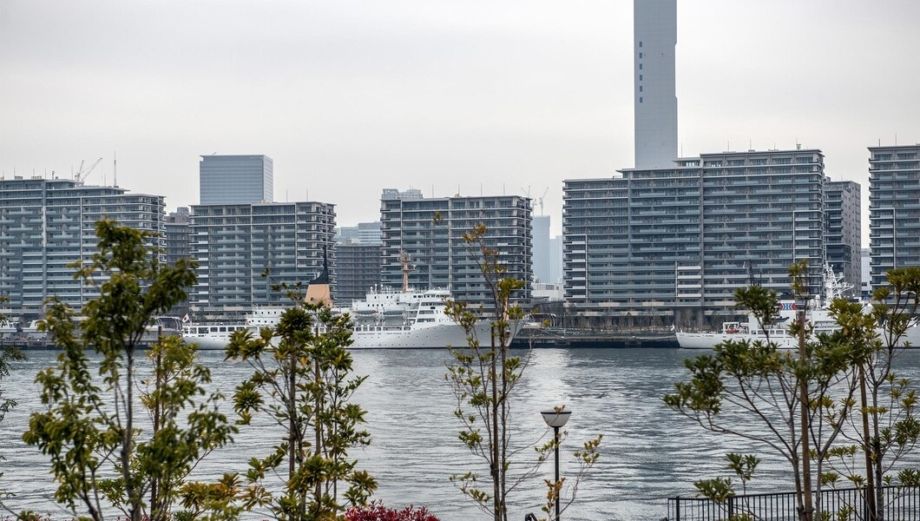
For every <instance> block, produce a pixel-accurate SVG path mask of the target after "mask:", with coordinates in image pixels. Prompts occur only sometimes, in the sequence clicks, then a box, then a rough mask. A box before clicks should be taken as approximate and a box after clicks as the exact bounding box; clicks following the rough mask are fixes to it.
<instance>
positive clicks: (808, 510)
mask: <svg viewBox="0 0 920 521" xmlns="http://www.w3.org/2000/svg"><path fill="white" fill-rule="evenodd" d="M805 341H806V339H805V310H804V309H802V310H800V311H799V362H801V363H802V365H803V366H804V365H805V364H807V363H808V353H806V346H805ZM799 407H800V409H801V411H800V412H801V429H802V481H803V483H802V509H803V510H802V512H801V513H800V519H802V521H812V516H813V514H814V505H813V503H812V499H813V498H812V493H811V451H810V449H811V443H810V440H809V429H810V426H809V417H808V412H809V403H808V380H806V379H805V378H802V379H800V381H799Z"/></svg>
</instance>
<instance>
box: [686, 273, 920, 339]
mask: <svg viewBox="0 0 920 521" xmlns="http://www.w3.org/2000/svg"><path fill="white" fill-rule="evenodd" d="M848 289H850V287H849V285H848V284H845V283H843V282H842V280H841V278H840V277H838V276H837V275H836V274H834V271H833V270H832V269H831V267H830V266H829V265H825V267H824V295H823V302H818V301H817V300H815V301H813V302H811V303H810V305H809V306H808V309H807V310H806V312H805V320H806V321H807V322H808V323H809V324H810V325H811V326H813V335H812V339H814V337H815V336H817V335H819V334H821V333H833V332H834V331H836V330H837V329H839V327H840V326H839V325H838V324H837V321H836V320H835V319H834V317H833V316H832V315H831V313H830V311H829V310H828V308H829V307H830V303H831V302H833V300H834V299H835V298H838V297H840V296H841V295H843V293H844V292H845V291H846V290H848ZM779 304H780V309H779V310H777V316H776V319H775V320H774V322H773V323H772V324H767V325H762V324H760V322H759V321H758V320H757V318H756V317H754V316H753V315H750V314H749V315H748V318H747V322H723V323H722V329H721V330H720V331H702V332H692V331H677V333H676V335H677V343H678V344H679V345H680V347H681V348H683V349H713V348H714V347H716V346H717V345H719V344H721V343H723V342H727V341H739V340H746V341H748V342H757V341H759V342H767V341H769V342H771V343H773V344H775V345H776V347H777V349H798V347H799V339H798V337H796V336H794V335H792V334H791V333H790V332H789V326H790V325H791V324H792V323H793V322H794V321H795V320H796V318H797V317H796V315H797V310H796V303H795V302H794V301H791V300H790V301H781V302H780V303H779ZM879 335H880V336H882V337H884V336H885V335H886V334H885V332H884V331H881V330H880V331H879ZM898 345H901V346H904V345H909V346H911V347H918V346H920V324H918V323H917V321H914V322H913V323H912V324H911V325H910V327H908V329H907V331H906V332H905V333H904V335H903V336H902V338H900V339H899V342H898Z"/></svg>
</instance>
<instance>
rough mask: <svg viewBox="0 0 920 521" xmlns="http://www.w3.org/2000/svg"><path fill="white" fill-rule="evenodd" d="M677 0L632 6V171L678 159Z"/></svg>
mask: <svg viewBox="0 0 920 521" xmlns="http://www.w3.org/2000/svg"><path fill="white" fill-rule="evenodd" d="M676 46H677V0H634V1H633V52H634V53H635V56H634V57H633V63H634V71H633V74H634V80H635V92H634V96H635V100H634V103H633V107H634V108H635V135H634V138H635V140H636V143H635V145H636V169H650V168H670V167H671V166H673V164H674V160H675V159H676V158H677V92H676V82H675V51H676V49H675V47H676Z"/></svg>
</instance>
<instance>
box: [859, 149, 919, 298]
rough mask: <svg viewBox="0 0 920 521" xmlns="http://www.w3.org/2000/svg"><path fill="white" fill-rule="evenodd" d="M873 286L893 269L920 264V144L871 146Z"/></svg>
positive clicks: (870, 214)
mask: <svg viewBox="0 0 920 521" xmlns="http://www.w3.org/2000/svg"><path fill="white" fill-rule="evenodd" d="M869 154H870V155H869V243H870V247H871V249H872V263H871V277H872V287H873V288H875V287H879V286H883V285H885V284H886V279H885V274H886V273H887V272H888V270H890V269H892V268H901V267H906V266H920V145H907V146H887V147H883V146H879V147H870V148H869Z"/></svg>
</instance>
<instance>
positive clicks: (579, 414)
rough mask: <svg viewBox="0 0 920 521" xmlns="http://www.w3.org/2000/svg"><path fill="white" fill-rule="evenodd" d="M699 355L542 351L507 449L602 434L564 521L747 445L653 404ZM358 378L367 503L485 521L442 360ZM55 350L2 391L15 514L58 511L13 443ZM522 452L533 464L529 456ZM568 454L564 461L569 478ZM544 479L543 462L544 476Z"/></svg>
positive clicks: (615, 511) (659, 487)
mask: <svg viewBox="0 0 920 521" xmlns="http://www.w3.org/2000/svg"><path fill="white" fill-rule="evenodd" d="M695 354H697V353H694V352H687V351H680V350H671V349H572V350H561V349H541V350H535V351H534V352H533V353H532V359H531V365H530V366H529V367H528V369H527V371H526V373H525V376H524V380H523V382H522V383H521V385H520V387H519V389H518V391H519V394H518V396H517V402H516V403H515V404H514V411H515V415H516V416H515V418H514V422H515V426H516V438H515V439H516V440H517V441H519V442H522V443H523V442H528V441H535V440H536V439H537V438H539V437H540V436H542V435H544V433H545V427H544V425H543V420H542V419H541V417H540V415H539V411H540V410H541V409H543V408H545V407H547V406H551V405H554V404H558V403H565V404H566V405H567V406H568V407H569V408H570V409H572V410H573V411H574V412H573V414H572V419H571V420H570V422H569V424H568V425H567V428H568V430H569V436H570V437H569V439H568V440H567V441H566V444H565V446H564V449H573V448H575V447H576V446H577V445H579V444H580V442H582V441H584V440H585V439H587V438H589V437H591V436H593V435H595V434H597V433H602V434H604V441H603V445H602V450H601V459H600V461H599V462H598V464H597V465H596V467H595V468H594V469H593V471H592V473H591V474H590V476H589V477H588V478H587V480H586V481H585V482H584V483H583V485H582V487H581V490H580V491H579V498H578V501H577V502H576V503H575V504H574V505H573V506H572V507H571V508H570V509H569V510H568V512H567V513H566V514H565V515H564V516H563V517H564V518H565V519H570V520H600V519H609V520H621V519H624V520H625V519H640V520H641V519H647V520H657V519H661V518H663V517H664V516H665V515H666V509H665V505H666V503H665V498H666V497H668V496H675V495H678V494H681V495H687V494H692V493H693V486H692V482H693V481H694V480H696V479H700V478H701V477H714V476H716V475H725V474H724V471H723V470H722V467H723V466H724V465H723V464H722V460H721V458H722V455H723V454H724V453H725V452H727V451H729V450H739V449H745V448H746V447H744V446H742V445H741V444H739V443H738V442H736V441H729V440H727V439H725V438H719V437H715V436H711V435H708V434H706V433H705V432H704V431H702V430H701V429H699V428H697V427H695V426H694V425H692V424H691V423H690V422H689V421H687V420H684V419H682V418H680V417H678V416H677V415H675V414H673V413H671V412H670V411H668V410H667V409H666V408H665V407H664V406H663V404H662V402H661V396H662V395H664V394H665V393H667V392H668V391H670V390H671V389H672V387H673V384H674V382H675V381H677V380H678V379H680V378H682V377H684V375H685V370H684V369H683V365H682V361H683V360H684V359H685V358H687V357H689V356H693V355H695ZM354 358H355V368H356V371H357V373H358V374H363V375H368V379H367V381H366V382H365V384H364V385H363V386H362V388H361V389H360V391H359V393H358V395H357V400H358V401H359V402H360V403H361V404H362V405H363V406H364V407H365V408H366V409H367V410H368V416H367V419H368V429H369V430H370V432H371V434H372V436H373V443H372V445H371V446H370V447H369V448H367V449H364V450H361V451H357V452H355V455H356V456H357V457H358V459H359V460H360V466H362V467H363V468H365V469H367V470H369V471H370V472H371V473H372V474H373V475H374V476H375V477H376V478H377V480H378V481H379V483H380V489H379V491H378V493H377V497H378V498H379V499H382V500H383V501H384V502H386V503H387V504H389V505H394V506H396V505H405V504H415V505H426V506H428V507H429V508H430V509H431V510H432V511H433V512H434V513H436V514H438V515H439V516H440V517H441V519H443V520H450V521H454V520H457V521H459V520H466V519H482V518H484V517H485V516H483V515H481V514H479V512H478V510H477V509H476V508H475V507H474V506H473V505H472V504H471V503H470V502H469V500H467V499H465V498H464V497H463V496H461V494H460V493H459V492H458V491H457V490H456V489H455V488H454V487H453V485H451V484H450V482H449V481H448V477H449V476H450V475H451V474H455V473H458V472H462V471H466V470H469V469H473V468H475V469H477V470H479V471H481V472H486V469H484V468H483V467H482V466H481V465H478V462H477V463H476V465H478V466H476V467H473V466H471V461H472V460H471V457H470V456H469V454H468V453H467V452H466V450H465V449H464V447H463V446H462V445H461V444H460V442H459V441H458V439H457V430H458V425H457V423H456V420H455V419H454V417H453V416H452V410H453V409H454V407H455V405H456V404H455V401H454V398H453V395H452V394H451V392H450V388H449V387H448V385H447V383H446V382H445V380H444V374H445V372H446V369H445V366H446V364H447V363H448V362H449V361H450V356H449V354H448V353H446V352H444V351H415V350H409V351H383V350H379V351H377V350H371V351H356V352H355V353H354ZM53 359H54V353H53V352H32V353H29V360H28V361H26V362H23V363H19V364H17V365H16V366H15V367H14V370H13V372H12V374H11V376H10V378H9V379H8V380H7V381H5V382H3V385H4V387H5V388H6V389H7V390H8V394H9V395H10V396H11V397H13V398H15V399H16V400H18V401H19V406H18V407H17V408H16V409H14V410H13V411H12V412H10V413H9V414H8V415H7V418H6V420H5V421H4V422H3V423H2V424H0V454H2V455H3V456H4V457H5V458H6V461H5V462H4V463H3V472H5V474H6V475H5V476H4V477H3V479H2V482H0V488H5V489H6V490H8V491H10V492H13V493H15V494H16V497H15V498H14V499H13V500H12V501H10V502H9V504H10V506H12V507H13V508H14V509H17V510H18V509H23V508H30V509H33V510H38V511H43V512H48V513H51V514H54V515H57V514H59V513H60V512H61V511H60V510H59V509H57V508H56V507H55V506H54V504H53V501H52V500H51V496H52V491H53V486H52V483H51V480H50V477H49V475H48V473H47V468H48V467H47V462H46V460H45V458H44V456H42V455H41V454H40V453H38V451H37V450H35V449H33V448H31V447H27V446H25V445H24V444H23V443H22V442H21V441H20V436H21V434H22V432H23V430H24V429H25V428H26V425H27V418H28V414H29V412H30V411H32V410H33V409H34V408H35V407H37V406H38V397H37V393H36V386H35V385H34V384H33V383H32V382H33V379H34V377H35V373H36V371H37V370H38V369H40V368H43V367H47V366H48V365H49V364H50V363H52V361H53ZM202 361H203V362H204V363H205V364H206V365H207V366H209V367H211V369H212V370H213V376H214V379H215V382H214V384H215V386H216V387H218V388H220V389H221V390H222V391H224V393H225V394H230V393H231V392H232V390H233V387H234V386H235V385H236V383H237V382H239V381H240V380H241V379H242V378H243V377H245V376H246V375H247V374H248V373H249V368H248V366H247V365H244V364H229V363H226V362H224V361H223V357H222V355H221V354H220V353H216V352H205V353H202ZM899 365H901V366H902V367H901V374H903V375H905V376H910V377H913V378H914V379H915V381H917V379H920V352H916V351H915V352H908V353H906V354H905V355H904V356H903V358H902V359H901V360H900V363H899ZM278 436H280V434H279V432H278V431H277V430H275V429H273V428H272V426H271V425H270V424H268V423H265V422H263V423H261V424H256V425H254V426H251V427H246V428H243V429H242V430H241V432H240V433H239V435H238V436H237V438H236V443H235V445H234V446H232V447H229V448H226V449H223V450H221V451H219V452H218V453H215V454H213V455H212V456H211V457H210V458H209V459H208V460H206V463H205V464H204V465H202V466H201V467H200V469H199V470H200V472H201V473H202V474H204V475H213V474H218V473H221V472H224V471H233V470H239V471H244V470H245V465H246V460H247V459H248V458H249V457H250V456H252V455H264V454H265V453H267V451H268V448H269V447H270V446H271V445H272V444H273V443H276V441H277V439H278ZM759 452H760V453H762V454H763V455H764V456H763V460H764V461H763V463H762V464H761V467H760V469H759V474H760V476H759V477H758V478H756V480H755V483H754V488H755V489H761V490H775V489H781V490H789V489H790V488H791V486H790V485H789V484H787V482H786V480H785V479H784V478H785V475H784V473H783V469H784V466H783V463H782V462H779V461H778V460H777V458H775V457H773V456H770V455H768V454H766V453H765V451H759ZM522 456H523V457H525V458H530V457H531V456H532V452H531V451H524V452H523V453H522ZM570 458H571V454H570V453H569V454H564V455H563V457H562V462H563V473H564V472H565V469H566V466H567V464H568V467H570V468H573V464H571V463H568V462H569V461H570ZM544 471H545V476H546V477H549V476H550V475H551V473H552V467H551V464H550V465H547V466H546V467H545V468H544ZM543 493H544V488H543V485H542V477H537V478H534V479H532V480H531V481H529V482H528V483H527V484H526V486H523V487H522V488H521V490H520V492H519V495H518V496H517V497H516V500H515V502H514V503H515V504H514V505H513V506H512V508H511V513H510V518H511V519H513V520H520V519H523V518H524V514H525V513H527V512H535V513H539V505H540V500H541V497H542V495H543Z"/></svg>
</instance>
